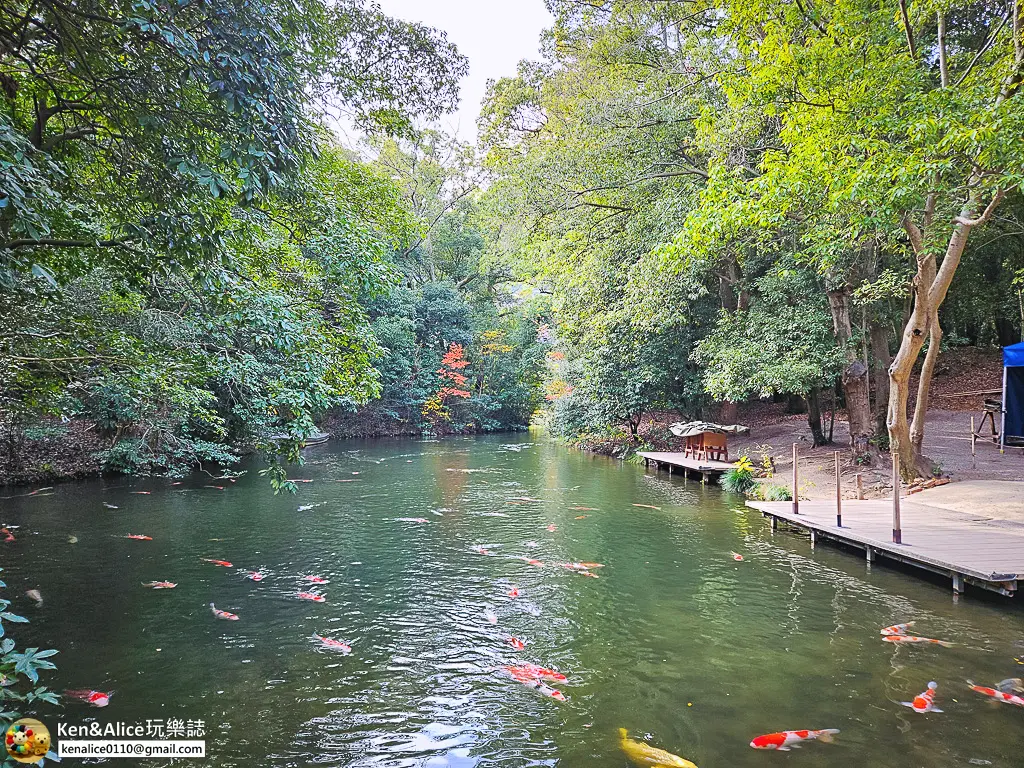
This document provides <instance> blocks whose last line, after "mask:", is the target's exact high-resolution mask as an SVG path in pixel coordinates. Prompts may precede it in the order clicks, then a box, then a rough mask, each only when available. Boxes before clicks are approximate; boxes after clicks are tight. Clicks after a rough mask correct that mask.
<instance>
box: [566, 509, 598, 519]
mask: <svg viewBox="0 0 1024 768" xmlns="http://www.w3.org/2000/svg"><path fill="white" fill-rule="evenodd" d="M569 509H571V510H572V511H573V512H597V507H569ZM581 517H586V515H581Z"/></svg>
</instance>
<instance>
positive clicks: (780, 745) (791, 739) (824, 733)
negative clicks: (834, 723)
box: [750, 728, 839, 752]
mask: <svg viewBox="0 0 1024 768" xmlns="http://www.w3.org/2000/svg"><path fill="white" fill-rule="evenodd" d="M837 733H839V729H838V728H823V729H822V730H820V731H779V732H778V733H769V734H766V735H764V736H758V737H757V738H756V739H754V740H753V741H751V742H750V746H751V747H753V748H754V749H777V750H778V751H779V752H789V750H791V749H792V748H793V747H799V746H800V745H801V744H802V743H803V742H805V741H811V740H812V739H817V740H818V741H824V742H825V743H828V742H830V741H832V737H833V736H835V735H836V734H837Z"/></svg>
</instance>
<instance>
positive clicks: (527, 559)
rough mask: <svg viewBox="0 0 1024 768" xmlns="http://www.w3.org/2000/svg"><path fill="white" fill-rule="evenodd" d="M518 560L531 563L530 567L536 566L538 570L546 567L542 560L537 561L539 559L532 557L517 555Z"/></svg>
mask: <svg viewBox="0 0 1024 768" xmlns="http://www.w3.org/2000/svg"><path fill="white" fill-rule="evenodd" d="M516 560H522V561H523V562H524V563H529V564H530V565H535V566H537V567H538V568H543V567H544V563H542V562H541V561H540V560H537V559H535V558H532V557H527V556H526V555H517V556H516Z"/></svg>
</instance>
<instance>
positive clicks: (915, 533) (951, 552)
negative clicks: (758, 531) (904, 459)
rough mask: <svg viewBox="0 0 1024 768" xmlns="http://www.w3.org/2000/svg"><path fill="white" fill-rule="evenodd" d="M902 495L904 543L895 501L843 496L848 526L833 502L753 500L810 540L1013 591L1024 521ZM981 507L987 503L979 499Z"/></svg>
mask: <svg viewBox="0 0 1024 768" xmlns="http://www.w3.org/2000/svg"><path fill="white" fill-rule="evenodd" d="M911 499H912V497H911V498H901V499H900V513H901V519H902V534H903V535H902V539H903V543H902V544H893V542H892V501H891V500H879V501H852V500H850V501H847V500H845V499H844V500H843V527H842V528H839V527H837V526H836V503H835V502H834V501H801V502H800V511H799V514H794V512H793V504H792V502H789V501H781V502H780V501H773V502H767V501H748V502H747V506H749V507H753V508H754V509H757V510H759V511H760V512H761V513H762V514H764V515H765V516H766V517H770V518H771V520H772V529H773V530H774V529H775V528H776V527H777V525H778V523H779V521H784V522H786V523H788V524H790V525H793V526H796V527H798V528H801V529H804V530H807V531H809V532H810V535H811V544H812V545H813V544H814V543H815V542H816V541H818V540H822V539H832V540H835V541H839V542H842V543H844V544H846V545H849V546H853V547H857V548H859V549H863V550H864V552H865V555H866V557H867V560H868V562H873V561H874V560H875V559H876V558H879V557H883V558H890V559H893V560H898V561H900V562H902V563H907V564H909V565H913V566H916V567H918V568H923V569H925V570H928V571H932V572H934V573H941V574H943V575H945V576H949V577H950V578H951V579H952V581H953V590H954V591H955V592H958V593H959V592H963V590H964V584H965V583H970V584H974V585H976V586H979V587H983V588H984V589H989V590H992V591H994V592H999V593H1000V594H1003V595H1013V594H1014V593H1015V592H1016V590H1017V581H1018V580H1019V579H1021V578H1024V523H1020V522H1017V521H1014V520H1004V519H1000V518H993V517H989V516H987V515H984V514H966V513H963V512H956V511H952V510H948V509H943V508H941V507H935V506H931V505H929V504H923V503H920V502H915V501H913V500H911ZM978 508H979V509H982V508H984V504H983V500H981V499H979V504H978Z"/></svg>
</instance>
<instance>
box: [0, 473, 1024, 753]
mask: <svg viewBox="0 0 1024 768" xmlns="http://www.w3.org/2000/svg"><path fill="white" fill-rule="evenodd" d="M353 474H358V473H355V472H353ZM295 482H313V481H312V480H296V481H295ZM340 482H349V481H345V480H343V481H340ZM175 484H177V483H175ZM206 487H208V488H217V489H219V490H223V489H224V488H223V487H222V486H206ZM44 490H45V489H44ZM132 493H136V494H140V495H148V494H150V492H149V491H133V492H132ZM30 495H31V494H30ZM541 501H542V500H540V499H534V498H531V497H527V496H519V497H515V498H512V499H509V500H508V501H507V502H506V503H508V504H532V503H540V502H541ZM324 503H326V502H324ZM104 506H105V507H107V508H109V509H118V507H116V506H115V505H113V504H109V503H106V502H104ZM317 506H320V504H309V505H303V506H300V507H298V511H299V512H303V511H308V510H311V509H313V508H315V507H317ZM632 506H634V507H640V508H646V509H654V510H658V509H660V507H656V506H653V505H650V504H633V505H632ZM569 509H571V510H587V511H598V510H597V509H595V508H592V507H569ZM588 517H589V516H588V515H579V516H577V517H576V518H575V520H585V519H587V518H588ZM392 519H393V521H394V522H400V523H416V524H429V523H430V522H431V521H430V520H428V519H426V518H422V517H396V518H392ZM17 527H18V526H14V525H8V526H4V527H0V535H3V536H4V539H3V540H4V541H5V542H14V541H16V538H15V536H14V533H13V532H12V530H11V529H12V528H13V529H17ZM546 530H547V531H548V532H555V531H557V530H558V528H557V526H556V525H555V524H554V523H551V524H549V525H547V526H546ZM117 538H125V539H131V540H135V541H153V538H152V537H150V536H148V535H144V534H134V533H130V534H124V535H123V536H118V537H117ZM69 541H70V542H71V543H75V542H76V541H77V537H74V536H72V537H69ZM211 541H220V539H211ZM491 546H494V547H500V546H501V545H500V544H498V545H491ZM525 546H527V547H533V546H537V543H536V542H534V541H530V542H526V544H525ZM470 551H471V552H473V553H475V554H478V555H482V556H487V557H494V556H495V552H494V551H492V549H490V548H488V547H487V546H484V545H476V546H473V547H471V549H470ZM728 556H729V557H731V558H732V560H734V561H735V562H736V563H742V562H745V558H744V556H743V555H741V554H740V553H738V552H729V553H728ZM506 557H507V559H515V560H519V561H522V562H524V563H527V564H528V565H530V566H533V567H536V568H546V567H556V568H562V569H565V570H567V571H569V572H571V573H574V574H577V575H580V576H584V577H589V578H593V579H597V578H599V576H598V575H597V574H596V573H594V571H595V570H598V569H601V568H604V567H605V566H604V564H603V563H598V562H590V561H579V562H567V563H544V562H542V561H541V560H538V559H536V558H531V557H528V556H526V555H507V556H506ZM200 560H201V561H203V562H206V563H209V564H211V565H213V566H217V567H222V568H235V566H234V564H233V563H232V562H231V561H228V560H221V559H215V558H208V557H201V558H200ZM235 570H236V571H237V572H238V573H240V574H241V575H242V576H243V577H244V578H246V579H248V580H249V581H252V582H257V583H258V582H262V581H263V580H264V579H265V578H266V577H267V576H269V575H271V574H269V573H267V572H265V571H264V570H263V569H259V570H247V569H245V568H239V569H235ZM293 578H294V579H295V580H296V581H298V582H300V583H305V584H310V585H326V584H328V583H329V579H326V578H324V577H322V576H319V575H316V574H305V575H299V576H295V577H293ZM141 585H142V586H143V587H146V588H149V589H153V590H162V589H174V588H175V587H177V586H178V584H177V582H172V581H149V582H143V583H142V584H141ZM26 595H27V596H28V597H29V598H30V599H32V600H34V601H36V603H37V607H38V606H41V605H42V604H43V598H42V595H41V594H40V592H39V591H38V590H35V589H32V590H28V591H27V592H26ZM521 595H522V593H521V591H520V589H519V588H518V587H517V586H510V587H508V589H507V590H506V591H505V597H506V598H507V599H508V600H509V601H513V600H516V599H517V598H519V597H521ZM293 597H294V599H297V600H305V601H310V602H314V603H324V602H326V601H327V598H326V596H325V595H324V594H322V593H321V592H318V591H313V590H312V589H311V588H304V587H300V588H299V589H298V590H297V591H296V592H294V593H293ZM209 609H210V612H211V613H212V615H213V617H214V618H216V619H219V620H223V621H241V620H242V619H241V617H240V616H239V615H238V614H236V613H233V612H231V611H227V610H223V609H220V608H218V607H217V606H216V605H215V603H213V602H210V603H209ZM481 618H482V619H483V620H484V621H486V622H487V623H488V624H491V625H497V624H499V621H500V619H499V616H498V614H497V613H496V612H495V611H494V610H493V609H492V608H490V607H488V608H487V609H485V610H484V611H482V613H481ZM914 624H915V622H913V621H907V622H904V623H900V624H893V625H892V626H888V627H883V628H882V629H880V630H879V635H880V639H881V640H882V641H883V642H886V643H890V644H893V645H897V646H898V645H904V644H905V645H920V646H935V647H941V648H952V647H954V646H955V645H956V644H955V643H953V642H950V641H946V640H939V639H934V638H929V637H922V636H918V635H914V634H911V628H912V627H913V626H914ZM504 638H505V642H506V644H507V645H508V646H509V647H510V648H511V649H512V650H513V651H514V652H516V653H519V652H522V651H525V650H526V649H527V645H528V644H527V642H526V641H524V640H522V639H520V638H518V637H515V636H514V635H511V634H505V635H504ZM312 640H313V642H314V643H315V644H316V645H317V646H318V647H319V648H320V649H321V650H323V651H329V652H337V653H340V654H342V655H346V656H347V655H349V654H350V653H352V650H353V649H352V646H351V645H350V644H348V643H346V642H344V641H343V640H339V639H336V638H332V637H327V636H324V635H319V634H313V636H312ZM1022 663H1024V662H1022ZM490 671H491V672H496V673H500V674H502V675H504V676H505V677H506V679H511V680H512V681H514V682H516V683H519V684H521V685H523V686H525V687H527V688H530V689H533V690H535V691H536V692H537V693H539V694H540V695H542V696H545V697H547V698H551V699H553V700H555V701H559V702H567V701H568V700H569V699H568V697H567V696H566V694H565V693H563V692H562V691H561V690H558V689H557V688H555V687H553V685H552V684H555V685H565V684H569V679H568V677H567V676H566V675H565V674H563V673H562V672H560V671H558V670H557V669H554V668H550V667H545V666H542V665H540V664H536V663H532V662H522V663H509V664H503V665H500V666H497V667H494V668H492V669H491V670H490ZM966 687H967V688H968V689H969V690H971V691H974V692H975V693H978V694H980V695H981V696H984V697H987V698H989V699H991V700H993V701H994V702H997V703H1003V704H1010V705H1013V706H1017V707H1021V708H1024V681H1022V680H1021V679H1019V678H1010V679H1007V680H1003V681H1001V682H999V683H997V684H996V685H995V687H987V686H982V685H977V684H975V683H974V682H973V681H970V680H967V681H966ZM64 694H65V696H67V697H68V698H71V699H75V700H78V701H81V702H83V703H85V704H88V705H90V706H93V707H98V708H99V707H106V706H108V705H109V703H110V699H111V696H112V695H113V693H112V692H103V691H96V690H91V689H82V690H66V691H64ZM937 694H938V683H936V682H935V681H930V682H928V683H927V685H926V686H925V689H924V690H923V691H921V692H920V693H917V694H916V695H914V697H913V698H912V700H910V701H902V702H899V704H900V705H901V706H904V707H907V708H908V709H911V710H913V711H914V712H915V713H917V714H941V713H943V710H942V709H940V708H939V707H938V706H937V705H936V698H937ZM839 732H840V731H839V729H837V728H822V729H816V730H814V729H802V730H785V731H778V732H775V733H768V734H763V735H760V736H755V737H754V738H753V739H752V740H751V741H750V743H749V746H750V747H751V748H752V749H756V750H774V751H779V752H788V751H790V750H792V749H795V748H799V747H801V746H803V745H804V744H805V743H807V742H811V741H818V742H822V743H831V742H833V741H834V737H835V736H836V735H837V734H839ZM619 746H620V749H621V750H622V752H623V754H624V755H625V756H626V758H627V759H628V760H629V761H630V762H632V763H634V764H635V765H639V766H654V767H655V768H657V767H658V766H664V767H668V766H677V767H679V768H697V766H696V765H695V764H694V763H693V762H691V761H689V760H687V759H685V758H683V757H680V756H678V755H675V754H673V753H671V752H668V751H665V750H663V749H660V748H658V747H654V746H651V745H649V744H646V743H644V742H643V741H638V740H635V739H631V738H629V734H628V731H627V729H625V728H620V729H619Z"/></svg>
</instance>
